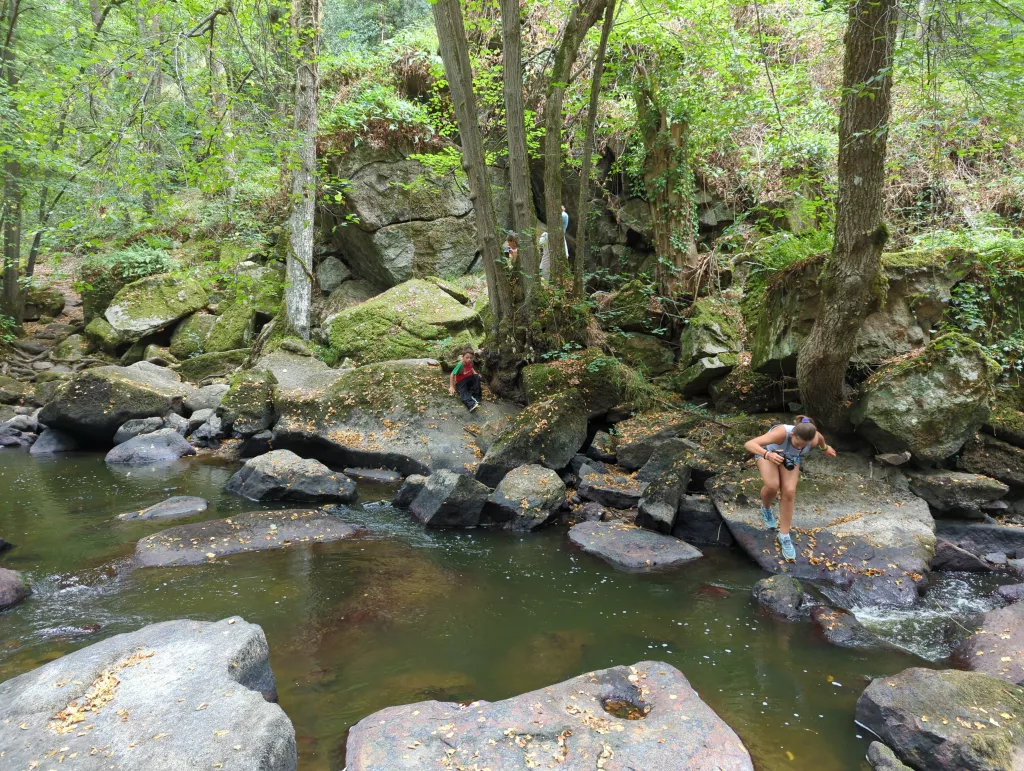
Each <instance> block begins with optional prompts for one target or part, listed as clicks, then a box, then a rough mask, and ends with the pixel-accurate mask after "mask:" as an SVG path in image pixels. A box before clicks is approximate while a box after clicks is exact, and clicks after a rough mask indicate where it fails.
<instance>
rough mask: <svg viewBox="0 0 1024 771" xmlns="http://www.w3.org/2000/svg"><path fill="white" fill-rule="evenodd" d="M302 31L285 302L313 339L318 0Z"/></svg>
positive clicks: (305, 14) (289, 315)
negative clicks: (311, 325) (297, 138)
mask: <svg viewBox="0 0 1024 771" xmlns="http://www.w3.org/2000/svg"><path fill="white" fill-rule="evenodd" d="M297 34H298V36H299V57H298V61H297V62H296V68H295V69H296V73H295V131H296V133H297V134H298V137H299V151H298V159H297V160H298V168H296V169H295V174H294V176H293V177H292V212H291V216H290V218H289V220H288V224H289V231H290V240H289V248H288V262H287V281H286V285H285V292H284V306H285V318H286V320H287V324H288V328H289V330H290V331H291V332H293V333H295V334H296V335H298V336H299V337H301V338H302V339H303V340H308V339H309V326H310V313H311V310H312V305H313V214H314V208H315V205H316V127H317V96H318V94H319V91H320V72H319V66H318V59H319V56H320V2H319V0H299V3H298V14H297Z"/></svg>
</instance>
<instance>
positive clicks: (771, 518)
mask: <svg viewBox="0 0 1024 771" xmlns="http://www.w3.org/2000/svg"><path fill="white" fill-rule="evenodd" d="M761 521H762V522H763V523H764V526H765V527H766V528H768V529H769V530H774V529H775V528H777V527H778V526H779V523H778V522H776V521H775V512H774V511H772V510H771V509H766V508H765V507H764V506H763V505H762V506H761Z"/></svg>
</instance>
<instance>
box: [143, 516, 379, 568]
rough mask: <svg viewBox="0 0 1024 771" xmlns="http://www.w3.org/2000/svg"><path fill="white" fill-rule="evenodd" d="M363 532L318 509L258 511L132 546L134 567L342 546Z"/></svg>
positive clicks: (182, 527) (184, 527) (170, 531)
mask: <svg viewBox="0 0 1024 771" xmlns="http://www.w3.org/2000/svg"><path fill="white" fill-rule="evenodd" d="M363 532H364V530H363V529H362V528H360V527H357V526H355V525H349V524H346V523H344V522H342V521H341V520H340V519H339V518H338V517H336V516H333V515H331V514H328V513H327V512H324V511H320V510H319V509H313V510H291V509H289V510H285V511H260V512H254V513H252V514H241V515H239V516H237V517H228V518H227V519H214V520H210V521H209V522H197V523H195V524H191V525H179V526H177V527H172V528H169V529H167V530H161V531H160V532H159V533H154V534H153V535H151V536H148V537H146V538H143V539H142V540H141V541H139V542H138V544H136V546H135V562H136V564H137V565H138V566H140V567H167V566H171V565H198V564H200V563H203V562H211V561H213V560H215V559H217V558H219V557H226V556H228V555H229V554H240V553H242V552H250V551H266V550H269V549H284V548H286V547H289V546H292V545H293V544H304V543H318V542H319V543H326V542H328V541H341V540H344V539H346V538H355V537H356V536H359V535H362V534H363Z"/></svg>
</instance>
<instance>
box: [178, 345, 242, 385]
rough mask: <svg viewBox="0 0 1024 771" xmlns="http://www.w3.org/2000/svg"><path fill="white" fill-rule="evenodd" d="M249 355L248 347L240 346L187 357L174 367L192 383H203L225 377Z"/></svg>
mask: <svg viewBox="0 0 1024 771" xmlns="http://www.w3.org/2000/svg"><path fill="white" fill-rule="evenodd" d="M248 357H249V349H248V348H239V349H236V350H234V351H218V352H216V353H202V354H199V355H198V356H193V357H192V358H191V359H186V360H185V361H183V362H181V363H180V364H178V365H176V366H175V367H174V369H175V370H176V371H177V373H178V374H179V375H181V377H182V378H183V379H185V380H188V381H189V382H191V383H201V382H202V381H203V380H206V379H207V378H211V377H225V376H227V375H230V374H231V373H232V372H234V371H235V370H237V369H238V368H239V367H241V366H242V365H243V364H244V363H245V360H246V359H247V358H248Z"/></svg>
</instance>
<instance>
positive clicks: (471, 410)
mask: <svg viewBox="0 0 1024 771" xmlns="http://www.w3.org/2000/svg"><path fill="white" fill-rule="evenodd" d="M479 406H480V402H478V401H477V400H476V399H474V400H473V406H472V407H470V408H469V411H470V412H475V411H476V408H477V407H479Z"/></svg>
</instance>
